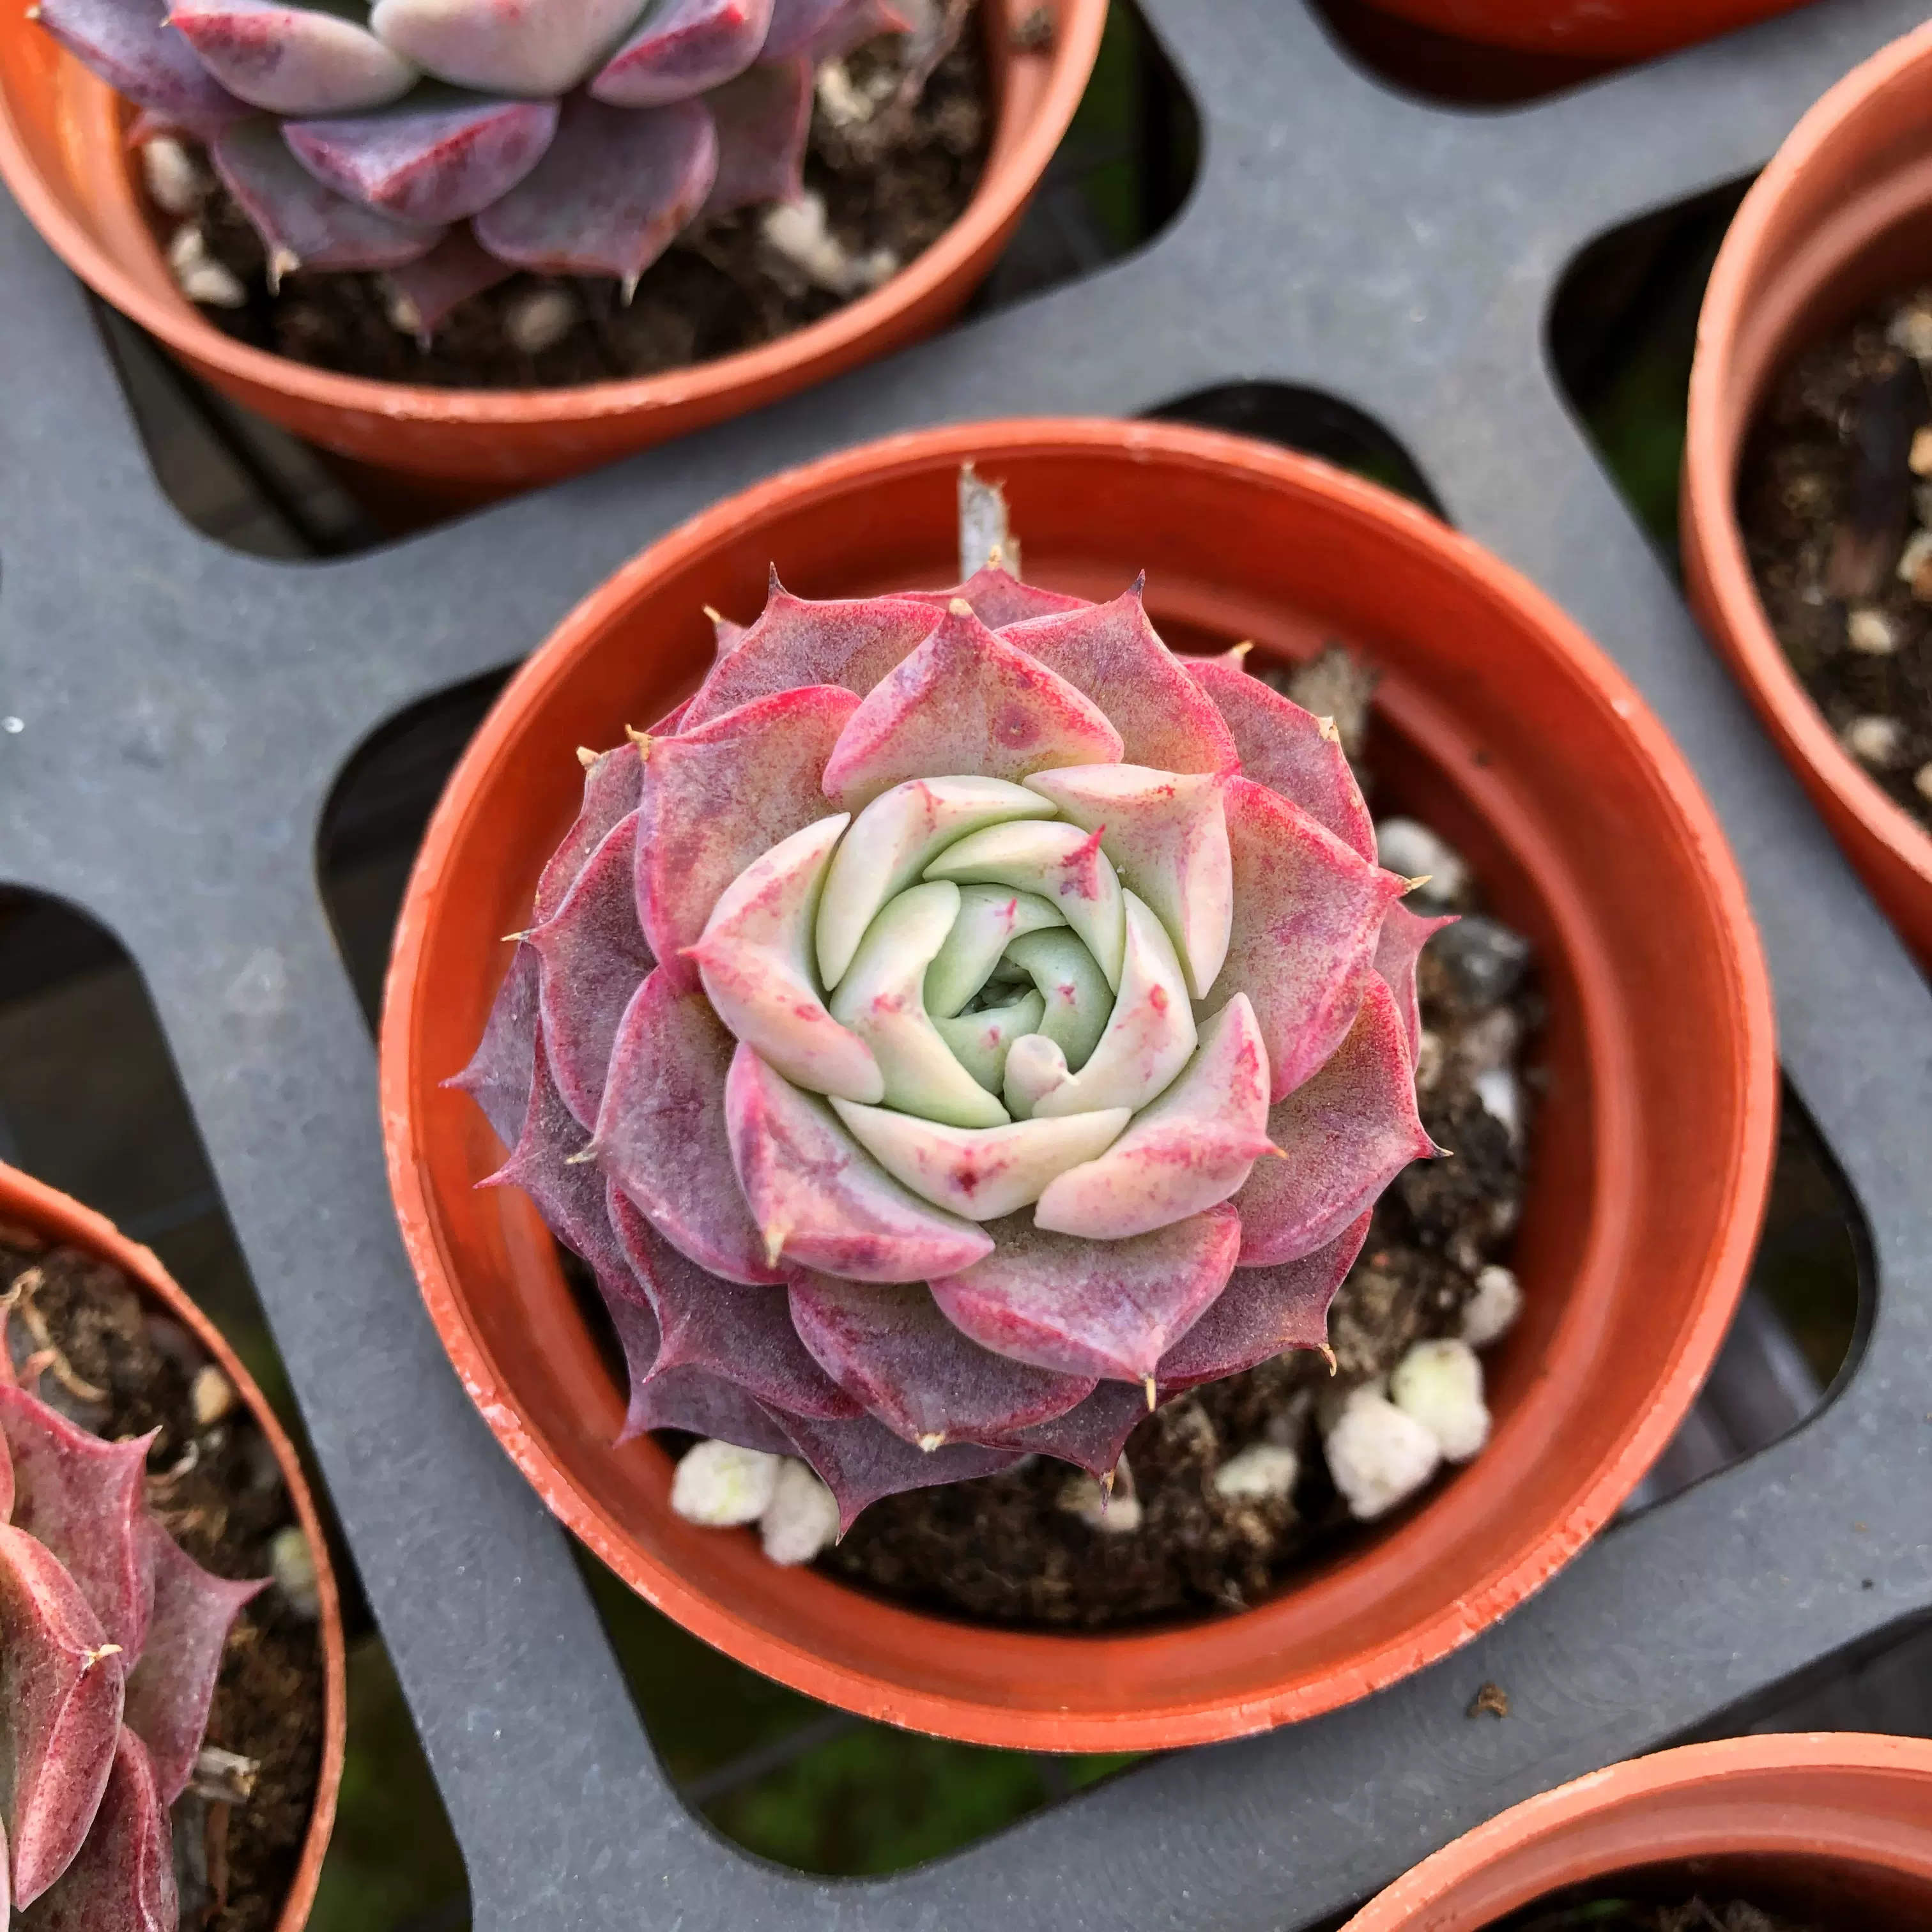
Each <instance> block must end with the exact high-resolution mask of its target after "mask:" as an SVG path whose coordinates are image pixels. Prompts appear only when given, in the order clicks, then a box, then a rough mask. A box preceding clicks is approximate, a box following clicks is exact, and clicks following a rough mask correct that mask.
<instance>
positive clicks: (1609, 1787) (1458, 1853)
mask: <svg viewBox="0 0 1932 1932" xmlns="http://www.w3.org/2000/svg"><path fill="white" fill-rule="evenodd" d="M1627 1878H1628V1879H1631V1880H1632V1881H1634V1882H1643V1883H1646V1884H1655V1885H1667V1884H1672V1883H1675V1884H1678V1885H1682V1888H1683V1889H1684V1890H1685V1891H1699V1892H1701V1893H1702V1894H1703V1896H1704V1897H1705V1898H1706V1899H1707V1900H1709V1899H1712V1898H1713V1897H1722V1896H1723V1895H1724V1893H1725V1891H1727V1888H1728V1889H1730V1890H1732V1891H1733V1892H1734V1894H1735V1895H1737V1896H1740V1897H1748V1899H1749V1900H1751V1902H1752V1903H1756V1904H1760V1905H1762V1906H1764V1907H1766V1909H1770V1910H1773V1911H1784V1912H1791V1913H1793V1914H1796V1915H1799V1916H1802V1917H1805V1918H1809V1916H1810V1915H1811V1914H1812V1913H1814V1912H1815V1913H1817V1914H1818V1915H1819V1916H1820V1918H1821V1919H1822V1920H1823V1922H1825V1923H1826V1924H1834V1925H1846V1926H1851V1925H1856V1926H1858V1927H1860V1928H1861V1932H1915V1928H1918V1927H1924V1926H1925V1925H1927V1924H1932V1744H1928V1743H1927V1742H1924V1740H1923V1739H1917V1738H1881V1737H1864V1736H1859V1735H1858V1734H1857V1733H1828V1734H1824V1735H1820V1736H1804V1737H1751V1738H1730V1739H1725V1740H1724V1742H1721V1743H1718V1744H1706V1745H1687V1746H1686V1747H1685V1748H1683V1749H1682V1750H1680V1751H1661V1752H1659V1753H1658V1754H1657V1756H1655V1757H1641V1758H1634V1759H1632V1760H1631V1761H1630V1763H1627V1764H1618V1765H1613V1766H1611V1767H1610V1769H1609V1770H1607V1771H1600V1772H1595V1773H1594V1774H1593V1775H1591V1776H1590V1777H1588V1778H1578V1779H1577V1781H1576V1782H1575V1783H1574V1784H1566V1785H1564V1786H1562V1787H1561V1788H1560V1789H1559V1790H1555V1791H1549V1792H1545V1793H1544V1794H1543V1796H1541V1797H1540V1798H1532V1799H1529V1801H1528V1802H1526V1803H1525V1804H1522V1805H1516V1806H1514V1808H1512V1809H1511V1810H1509V1811H1505V1812H1504V1813H1503V1814H1502V1815H1501V1816H1500V1817H1496V1818H1493V1819H1491V1820H1490V1822H1489V1823H1487V1825H1484V1826H1480V1827H1479V1828H1478V1829H1477V1830H1475V1831H1473V1832H1470V1833H1469V1835H1467V1836H1466V1837H1464V1838H1458V1839H1457V1841H1456V1842H1455V1843H1454V1844H1452V1845H1448V1846H1445V1847H1444V1848H1443V1849H1442V1850H1441V1851H1439V1852H1437V1853H1436V1855H1435V1856H1434V1857H1433V1858H1427V1859H1425V1860H1424V1861H1423V1862H1422V1863H1421V1864H1419V1865H1418V1866H1417V1867H1416V1868H1415V1870H1413V1871H1412V1872H1411V1873H1409V1874H1408V1876H1406V1877H1405V1878H1402V1879H1398V1880H1397V1882H1395V1883H1394V1885H1391V1886H1390V1887H1389V1888H1388V1891H1385V1892H1384V1893H1382V1895H1381V1896H1380V1897H1378V1898H1376V1900H1374V1901H1373V1903H1371V1904H1370V1905H1369V1906H1366V1907H1365V1908H1364V1909H1363V1910H1362V1911H1361V1912H1358V1914H1357V1915H1355V1917H1354V1918H1352V1919H1350V1920H1349V1923H1348V1925H1347V1927H1346V1928H1345V1932H1481V1928H1482V1927H1486V1926H1490V1925H1493V1924H1495V1923H1496V1921H1498V1920H1499V1918H1502V1916H1503V1915H1505V1913H1507V1912H1514V1911H1515V1910H1517V1909H1518V1908H1519V1907H1520V1906H1526V1905H1528V1904H1530V1903H1532V1902H1533V1901H1535V1900H1538V1899H1539V1898H1541V1897H1544V1895H1545V1894H1547V1893H1550V1892H1553V1891H1559V1890H1561V1889H1562V1888H1566V1887H1568V1886H1571V1885H1586V1886H1587V1885H1589V1884H1591V1883H1592V1881H1595V1880H1598V1879H1604V1880H1612V1879H1615V1880H1618V1881H1622V1880H1623V1879H1627Z"/></svg>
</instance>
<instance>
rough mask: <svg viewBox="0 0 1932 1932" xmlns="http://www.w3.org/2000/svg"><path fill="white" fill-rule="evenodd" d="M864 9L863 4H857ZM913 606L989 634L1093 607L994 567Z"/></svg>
mask: <svg viewBox="0 0 1932 1932" xmlns="http://www.w3.org/2000/svg"><path fill="white" fill-rule="evenodd" d="M865 4H866V0H856V5H861V6H862V5H865ZM905 594H906V595H908V596H910V597H911V598H913V599H914V600H915V601H917V602H919V603H921V604H927V605H929V606H930V607H932V608H933V609H935V610H945V609H946V608H947V607H948V606H949V605H950V604H951V603H952V601H953V599H954V598H956V597H963V598H965V600H966V601H967V602H968V604H971V605H972V607H973V614H974V616H976V617H977V618H978V619H979V620H980V622H981V623H983V624H984V625H986V627H987V628H989V630H995V631H1000V630H1004V629H1005V628H1006V627H1007V625H1009V624H1023V623H1025V622H1026V621H1027V619H1028V618H1030V617H1051V616H1055V615H1056V614H1057V613H1059V612H1061V611H1063V610H1091V609H1092V608H1093V606H1092V605H1091V604H1089V603H1088V601H1087V599H1086V598H1084V597H1070V596H1068V595H1067V594H1066V592H1064V591H1060V590H1046V589H1042V588H1041V587H1040V586H1039V585H1038V584H1037V583H1022V582H1021V581H1020V580H1019V578H1018V577H1015V576H1014V575H1013V574H1012V573H1011V572H1010V571H1006V570H1003V569H1002V568H1001V567H1000V565H998V564H997V563H989V564H987V565H984V566H983V567H982V568H980V569H978V570H976V571H974V573H973V574H972V575H971V577H968V579H967V580H966V581H965V583H962V584H961V585H960V586H959V587H958V589H954V590H914V591H910V592H907V593H905Z"/></svg>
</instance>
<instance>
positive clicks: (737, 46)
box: [31, 0, 922, 334]
mask: <svg viewBox="0 0 1932 1932" xmlns="http://www.w3.org/2000/svg"><path fill="white" fill-rule="evenodd" d="M31 17H32V18H34V19H35V20H37V21H38V22H39V23H40V26H43V28H46V31H48V32H49V33H50V34H52V35H53V37H55V39H56V40H59V41H60V42H61V43H62V45H63V46H65V47H66V48H68V49H69V51H71V52H73V53H74V54H75V55H77V56H78V57H79V58H80V59H81V60H82V61H83V62H86V65H88V66H89V67H90V68H92V69H93V71H95V73H96V74H99V75H100V76H101V77H102V78H103V79H104V80H107V82H108V83H109V84H110V86H113V87H114V88H115V89H117V90H118V92H120V93H121V94H123V95H125V96H126V97H127V98H128V99H129V100H130V101H133V102H135V103H136V104H138V105H139V107H142V109H143V110H145V116H144V120H145V125H146V126H147V127H148V128H150V129H151V130H171V131H172V132H173V133H184V134H188V135H192V136H196V137H197V138H199V139H202V140H203V141H205V142H206V143H207V145H208V152H209V154H210V157H211V159H212V160H213V162H214V166H215V169H216V170H217V172H218V173H219V174H220V176H221V178H222V180H223V183H224V184H226V187H227V188H228V189H229V192H230V193H232V194H233V196H235V198H236V200H237V201H238V202H239V203H240V204H241V205H242V208H243V209H244V210H245V212H246V213H247V214H248V217H249V219H250V220H251V222H252V223H254V226H255V227H256V228H257V230H258V231H259V232H260V235H261V237H262V239H263V244H264V245H265V246H266V248H267V250H268V252H269V260H270V263H271V265H272V273H274V274H276V275H280V274H283V273H286V272H290V271H291V270H293V269H296V268H307V269H386V270H389V271H390V272H392V274H394V275H395V276H396V278H397V281H398V302H399V303H406V304H407V314H408V315H409V317H410V318H411V326H413V328H415V329H419V330H420V331H422V332H424V333H425V334H427V333H428V332H433V331H434V329H435V327H436V326H437V323H438V322H439V321H440V319H441V318H442V317H443V315H445V314H447V313H448V311H449V309H450V308H452V307H453V306H454V305H455V302H458V301H460V300H461V299H463V296H466V295H470V294H475V293H479V292H480V291H481V290H483V289H484V288H487V287H489V286H490V284H491V282H492V281H500V280H501V279H502V278H503V277H505V276H506V275H509V274H510V273H511V272H513V271H514V270H516V269H532V270H535V271H537V272H541V273H546V274H559V275H561V274H568V275H596V276H608V277H610V278H613V280H615V281H618V282H619V283H620V284H622V286H623V287H624V289H625V292H626V294H627V295H628V292H629V291H630V290H631V289H633V288H634V287H635V286H636V284H637V279H638V278H639V277H640V275H642V274H643V272H644V270H645V269H647V268H648V267H649V266H650V264H651V263H652V262H653V261H655V260H656V259H657V257H658V256H659V255H660V254H662V253H663V251H664V250H665V249H666V248H667V247H669V246H670V243H671V242H673V240H674V239H676V236H678V235H679V233H681V232H682V230H683V229H685V228H686V227H688V226H689V225H690V224H691V223H692V222H694V221H695V220H697V219H699V218H700V217H701V216H704V215H708V214H723V213H727V212H729V211H731V210H732V209H734V208H743V207H747V206H750V205H754V204H756V203H759V202H772V201H776V202H798V201H799V199H801V197H802V194H803V191H804V175H803V169H804V163H805V139H806V135H807V133H808V130H809V127H810V124H811V103H812V87H813V74H814V70H815V69H816V68H817V67H818V66H819V65H820V64H822V63H823V62H829V61H835V60H838V59H841V58H843V56H844V55H845V54H847V53H848V52H850V51H851V50H852V49H853V47H855V46H857V45H858V44H859V43H860V42H861V41H862V40H867V39H869V38H871V37H872V36H874V35H875V34H880V33H882V32H905V31H909V30H910V29H911V28H913V26H914V25H915V23H916V20H918V19H919V18H920V17H922V9H921V8H920V7H919V6H918V5H911V6H909V7H907V9H905V10H901V8H900V7H898V6H895V5H883V4H881V0H375V4H374V5H373V6H369V5H364V4H362V0H332V4H328V5H319V4H317V5H311V4H303V3H302V0H172V5H167V4H166V3H165V0H39V4H38V5H36V6H35V7H34V8H32V9H31ZM151 172H152V171H151ZM177 172H178V171H177ZM169 184H172V178H170V183H169ZM184 194H185V189H183V190H182V191H181V193H180V194H177V195H176V196H175V199H177V200H181V199H182V198H183V196H184ZM206 299H209V300H217V299H220V297H219V294H218V293H212V294H209V295H208V296H207V297H206Z"/></svg>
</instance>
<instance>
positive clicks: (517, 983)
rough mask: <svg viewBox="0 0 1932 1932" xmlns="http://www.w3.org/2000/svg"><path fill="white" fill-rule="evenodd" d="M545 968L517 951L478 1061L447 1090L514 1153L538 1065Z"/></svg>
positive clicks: (530, 952) (529, 951) (532, 954)
mask: <svg viewBox="0 0 1932 1932" xmlns="http://www.w3.org/2000/svg"><path fill="white" fill-rule="evenodd" d="M541 983H542V964H541V962H540V961H539V960H538V958H537V954H536V949H535V947H533V946H529V945H519V946H518V947H517V950H516V951H515V952H514V953H512V954H511V956H510V970H509V971H508V972H507V973H505V974H504V975H503V983H502V986H499V987H498V988H497V989H496V1000H495V1001H494V1003H493V1004H492V1005H491V1007H490V1017H489V1019H488V1020H487V1022H484V1028H483V1037H482V1040H481V1041H480V1042H479V1043H478V1046H477V1049H476V1052H475V1057H474V1058H472V1060H471V1061H470V1063H469V1065H468V1066H467V1067H465V1068H464V1069H463V1071H462V1072H461V1073H455V1074H452V1075H451V1076H450V1077H449V1079H447V1080H446V1081H445V1082H443V1085H445V1086H446V1087H455V1088H460V1090H461V1091H463V1093H465V1094H468V1095H469V1097H470V1098H471V1099H472V1100H474V1101H475V1103H476V1104H477V1106H479V1107H481V1109H482V1110H483V1117H484V1119H485V1120H487V1121H488V1122H489V1123H490V1126H491V1127H493V1128H494V1129H495V1130H496V1138H497V1139H499V1141H501V1142H502V1143H503V1145H504V1146H505V1147H506V1148H511V1147H514V1146H515V1145H516V1144H517V1136H518V1134H520V1133H521V1132H522V1131H523V1116H524V1115H526V1113H528V1112H529V1108H530V1069H531V1067H532V1066H533V1065H534V1064H535V1060H536V1051H537V1029H538V1025H539V1024H540V1020H539V1004H538V1003H539V998H540V995H539V989H540V987H541Z"/></svg>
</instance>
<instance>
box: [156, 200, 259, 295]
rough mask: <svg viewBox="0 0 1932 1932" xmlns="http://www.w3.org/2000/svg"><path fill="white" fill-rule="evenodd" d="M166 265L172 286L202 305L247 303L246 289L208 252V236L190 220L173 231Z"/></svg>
mask: <svg viewBox="0 0 1932 1932" xmlns="http://www.w3.org/2000/svg"><path fill="white" fill-rule="evenodd" d="M168 266H169V269H172V271H173V273H174V278H175V287H176V288H178V289H179V290H181V293H182V294H183V295H184V296H187V299H188V300H189V301H190V302H199V303H200V304H201V305H202V307H203V308H242V306H243V305H245V303H246V302H248V290H246V289H245V288H244V287H242V284H241V283H240V282H239V281H238V280H237V279H236V278H235V276H233V275H231V274H230V273H229V272H228V270H227V269H225V268H223V266H222V265H221V264H220V263H219V262H217V260H215V259H214V257H213V256H212V255H211V254H209V253H208V237H207V236H205V235H204V234H202V232H201V229H200V228H199V226H198V225H197V224H196V223H194V222H192V221H190V222H188V223H186V224H185V225H184V226H181V227H180V228H178V229H175V236H174V239H173V240H172V242H169V244H168Z"/></svg>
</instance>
